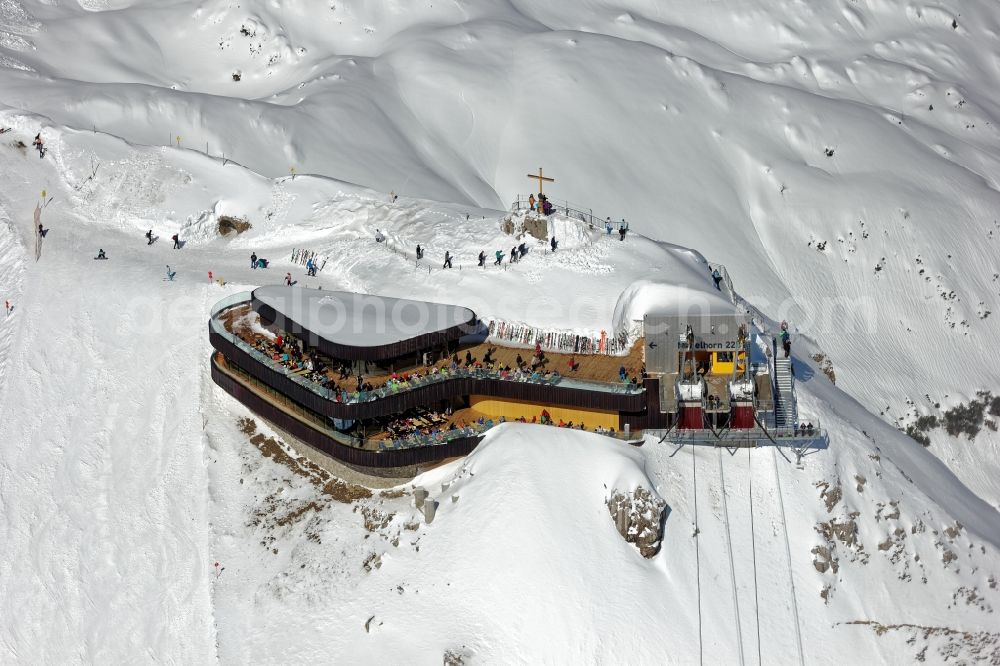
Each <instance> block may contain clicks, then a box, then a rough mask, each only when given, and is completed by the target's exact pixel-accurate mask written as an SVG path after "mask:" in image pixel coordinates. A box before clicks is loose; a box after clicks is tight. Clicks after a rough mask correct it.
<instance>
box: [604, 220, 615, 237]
mask: <svg viewBox="0 0 1000 666" xmlns="http://www.w3.org/2000/svg"><path fill="white" fill-rule="evenodd" d="M604 228H605V229H606V230H607V232H608V235H609V236H610V235H611V232H612V231H614V225H613V224H611V216H610V215H608V219H607V220H605V221H604Z"/></svg>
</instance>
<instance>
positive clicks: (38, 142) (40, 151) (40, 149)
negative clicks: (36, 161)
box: [31, 132, 45, 158]
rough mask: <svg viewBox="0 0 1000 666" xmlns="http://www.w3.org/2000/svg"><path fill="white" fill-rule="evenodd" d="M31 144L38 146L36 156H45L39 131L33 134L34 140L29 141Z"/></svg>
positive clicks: (43, 144)
mask: <svg viewBox="0 0 1000 666" xmlns="http://www.w3.org/2000/svg"><path fill="white" fill-rule="evenodd" d="M31 145H33V146H34V147H35V148H38V157H40V158H41V157H45V143H44V142H43V141H42V133H41V132H39V133H38V134H36V135H35V140H34V141H32V142H31Z"/></svg>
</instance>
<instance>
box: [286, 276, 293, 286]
mask: <svg viewBox="0 0 1000 666" xmlns="http://www.w3.org/2000/svg"><path fill="white" fill-rule="evenodd" d="M285 286H287V287H291V286H292V274H291V273H285Z"/></svg>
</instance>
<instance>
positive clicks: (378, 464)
mask: <svg viewBox="0 0 1000 666" xmlns="http://www.w3.org/2000/svg"><path fill="white" fill-rule="evenodd" d="M209 364H210V366H211V370H212V381H214V382H215V383H216V384H218V385H219V386H220V387H222V389H224V390H225V391H226V393H228V394H229V395H231V396H233V397H234V398H236V399H237V400H239V401H240V402H241V403H243V404H244V405H246V406H247V407H248V408H249V409H250V410H251V411H252V412H254V413H255V414H259V415H260V416H261V417H263V418H265V419H267V420H268V421H270V422H271V423H273V424H275V425H276V426H278V427H279V428H281V429H282V430H284V431H286V432H287V433H289V434H290V435H292V436H294V437H296V438H298V439H300V440H302V441H303V442H305V443H306V444H309V445H310V446H312V447H314V448H316V449H319V450H320V451H322V452H323V453H326V454H327V455H329V456H332V457H334V458H336V459H337V460H340V461H342V462H344V463H346V464H348V465H350V466H351V467H355V468H359V469H361V470H362V471H366V470H383V471H381V472H377V473H380V474H385V471H384V470H385V469H386V468H405V467H413V466H416V465H420V464H422V463H429V462H436V461H439V460H444V459H446V458H454V457H456V456H465V455H468V454H469V453H470V452H471V451H472V450H473V449H474V448H476V445H478V444H479V442H480V441H482V435H477V436H474V437H463V438H461V439H453V440H451V441H450V442H447V443H446V444H439V445H436V446H424V447H415V448H410V449H397V450H391V451H370V450H367V449H358V448H355V447H352V446H348V445H346V444H343V443H341V442H338V441H337V440H335V439H333V438H332V437H329V436H328V435H326V434H325V433H323V432H321V431H320V430H317V429H316V428H313V427H311V426H309V425H307V424H306V423H304V422H302V421H300V420H299V419H297V418H295V417H293V416H290V415H289V414H287V413H286V412H284V411H283V410H281V409H280V408H278V407H277V406H276V405H274V404H272V403H270V402H268V401H267V400H264V399H263V398H261V397H260V396H258V395H257V394H256V393H254V392H253V391H252V390H250V389H249V388H247V387H245V386H243V385H242V384H241V383H239V382H238V381H236V380H235V379H233V378H232V377H230V376H229V375H227V374H226V373H224V372H223V371H222V370H220V369H219V368H218V367H217V366H216V364H215V362H214V361H213V360H210V361H209Z"/></svg>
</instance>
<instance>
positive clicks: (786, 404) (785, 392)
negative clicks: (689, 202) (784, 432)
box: [774, 358, 798, 428]
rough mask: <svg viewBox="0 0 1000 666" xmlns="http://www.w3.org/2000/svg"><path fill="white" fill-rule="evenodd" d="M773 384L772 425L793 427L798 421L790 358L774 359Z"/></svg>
mask: <svg viewBox="0 0 1000 666" xmlns="http://www.w3.org/2000/svg"><path fill="white" fill-rule="evenodd" d="M774 384H775V401H774V425H775V426H776V427H778V428H794V427H795V425H796V423H797V421H798V409H797V406H796V404H795V378H794V377H792V360H791V359H790V358H775V359H774Z"/></svg>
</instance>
